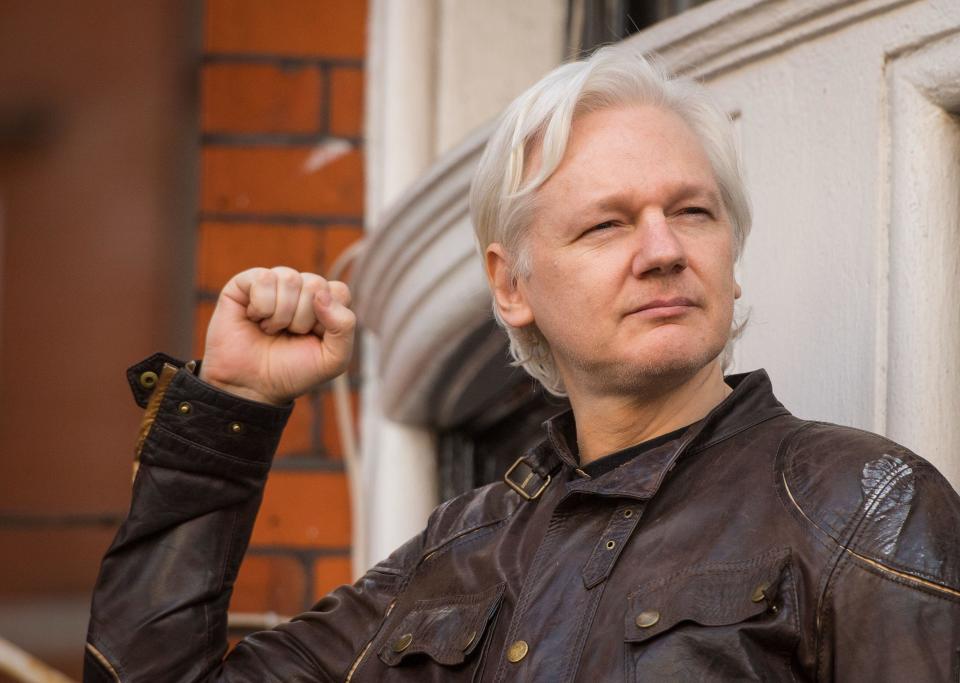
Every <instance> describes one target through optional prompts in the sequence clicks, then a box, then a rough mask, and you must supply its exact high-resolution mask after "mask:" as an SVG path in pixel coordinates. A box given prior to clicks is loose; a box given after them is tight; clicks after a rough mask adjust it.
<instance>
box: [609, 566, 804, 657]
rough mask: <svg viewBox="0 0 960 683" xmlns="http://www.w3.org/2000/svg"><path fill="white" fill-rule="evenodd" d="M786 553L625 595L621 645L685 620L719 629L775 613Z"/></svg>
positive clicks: (705, 569)
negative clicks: (623, 627)
mask: <svg viewBox="0 0 960 683" xmlns="http://www.w3.org/2000/svg"><path fill="white" fill-rule="evenodd" d="M789 562H790V550H789V549H788V548H783V549H777V550H774V551H771V552H768V553H765V554H763V555H760V556H758V557H756V558H753V559H751V560H746V561H744V562H724V563H710V564H703V565H697V566H694V567H691V568H689V569H685V570H684V571H682V572H680V573H678V574H675V575H673V576H670V577H667V578H664V579H660V580H657V581H655V582H653V583H650V584H647V585H645V586H642V587H641V588H639V589H638V590H636V591H634V592H633V593H631V594H630V595H629V596H628V605H627V615H626V624H625V626H626V631H625V632H626V641H627V642H631V643H642V642H644V641H646V640H649V639H650V638H653V637H654V636H656V635H659V634H660V633H663V632H664V631H667V630H669V629H671V628H673V627H674V626H676V625H677V624H679V623H681V622H685V621H690V622H694V623H696V624H701V625H703V626H725V625H728V624H736V623H739V622H741V621H745V620H747V619H750V618H751V617H755V616H757V615H759V614H762V613H764V612H766V611H768V610H774V611H775V610H777V609H778V608H779V607H778V605H779V601H778V598H779V596H780V592H781V589H782V587H783V582H784V574H785V573H786V571H785V570H786V569H787V567H788V565H789Z"/></svg>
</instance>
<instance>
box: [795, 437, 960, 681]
mask: <svg viewBox="0 0 960 683" xmlns="http://www.w3.org/2000/svg"><path fill="white" fill-rule="evenodd" d="M806 431H807V434H806V439H804V443H805V447H804V448H803V449H802V450H801V452H800V453H799V454H798V455H797V456H796V457H795V458H794V459H793V463H792V464H793V471H792V473H791V474H789V475H788V477H790V478H792V480H793V482H794V484H795V489H796V492H797V496H798V498H799V500H800V501H803V502H802V503H801V509H803V511H804V515H805V516H806V517H807V518H808V520H810V521H811V522H813V523H814V524H816V525H817V526H818V527H819V528H820V529H821V530H823V531H824V532H825V535H826V536H827V537H829V538H830V539H832V542H830V543H829V544H828V546H827V547H829V548H830V560H829V562H828V563H827V564H826V566H825V568H824V572H823V575H822V579H821V581H819V584H818V585H817V595H818V600H817V605H818V607H817V614H816V623H817V632H818V633H817V653H816V654H817V662H818V678H817V680H820V681H871V683H886V682H889V683H894V682H899V681H918V682H919V681H923V682H925V683H926V682H928V681H929V682H933V681H957V680H958V677H960V659H958V658H960V497H958V496H957V493H956V491H954V489H953V488H952V486H951V485H950V483H949V482H948V481H947V480H946V479H945V478H944V477H943V476H942V475H941V474H940V473H939V472H938V471H937V470H936V469H935V468H934V467H933V466H932V465H931V464H930V463H929V462H927V461H925V460H923V459H922V458H920V457H918V456H917V455H915V454H914V453H912V452H910V451H909V450H907V449H906V448H904V447H902V446H900V445H898V444H895V443H893V442H891V441H889V440H887V439H883V438H882V437H879V436H876V435H873V434H869V433H866V432H860V431H858V430H853V429H848V428H837V427H833V426H830V425H814V426H812V427H811V428H810V429H808V430H806ZM801 481H802V483H801Z"/></svg>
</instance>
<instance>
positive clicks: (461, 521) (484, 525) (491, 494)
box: [424, 482, 524, 554]
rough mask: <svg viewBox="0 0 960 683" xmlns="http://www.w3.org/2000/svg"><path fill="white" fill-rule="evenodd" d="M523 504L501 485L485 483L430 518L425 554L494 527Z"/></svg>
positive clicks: (448, 502)
mask: <svg viewBox="0 0 960 683" xmlns="http://www.w3.org/2000/svg"><path fill="white" fill-rule="evenodd" d="M523 502H524V501H523V499H521V498H520V497H519V496H517V495H516V494H515V493H513V492H512V491H511V490H510V489H509V488H507V486H506V484H504V483H503V482H495V483H492V484H487V485H486V486H481V487H480V488H476V489H473V490H472V491H467V492H466V493H463V494H460V495H459V496H456V497H454V498H451V499H450V500H448V501H446V502H444V503H442V504H440V505H439V506H438V507H437V508H436V509H435V510H434V511H433V513H431V515H430V519H429V521H428V522H427V528H426V532H425V534H426V539H425V544H424V549H425V552H426V553H428V554H429V553H432V552H436V551H438V550H439V549H441V548H443V547H445V546H448V545H450V544H451V543H452V542H454V541H456V540H459V539H461V538H464V537H467V536H472V535H473V534H475V533H479V532H480V531H482V530H492V529H494V528H496V527H497V526H499V524H500V523H501V522H503V521H504V520H506V519H507V518H509V517H511V516H512V515H513V513H514V512H515V511H516V510H517V508H518V507H520V505H521V504H522V503H523Z"/></svg>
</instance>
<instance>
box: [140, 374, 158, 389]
mask: <svg viewBox="0 0 960 683" xmlns="http://www.w3.org/2000/svg"><path fill="white" fill-rule="evenodd" d="M140 386H142V387H143V388H144V389H153V388H154V387H155V386H157V373H155V372H154V371H153V370H147V371H146V372H144V373H141V374H140Z"/></svg>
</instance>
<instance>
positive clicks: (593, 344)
mask: <svg viewBox="0 0 960 683" xmlns="http://www.w3.org/2000/svg"><path fill="white" fill-rule="evenodd" d="M534 162H535V163H536V157H535V158H534ZM526 248H527V249H529V256H530V263H531V264H532V270H531V273H530V275H529V277H528V278H520V280H519V282H518V284H517V297H518V301H519V302H520V304H521V306H520V308H519V309H517V311H515V313H517V312H519V313H521V315H520V317H518V318H517V320H518V321H520V322H523V321H524V320H525V319H526V320H528V321H529V322H530V323H535V324H536V325H537V326H538V328H539V329H540V331H541V333H542V334H543V335H544V337H546V339H547V341H548V342H549V343H550V346H551V349H552V351H553V355H554V358H555V360H556V362H557V364H558V366H559V368H560V372H561V375H562V376H563V378H564V382H565V384H566V386H567V388H568V390H575V389H576V388H577V387H592V388H593V390H596V391H600V392H601V393H610V392H614V393H618V392H624V393H630V392H632V391H635V390H636V389H638V388H642V387H649V386H650V384H651V381H653V382H656V381H657V380H658V379H659V380H662V379H666V378H667V377H675V378H683V377H686V376H691V375H692V374H693V373H695V372H697V371H699V370H700V369H702V368H704V367H705V366H706V365H707V364H708V363H710V362H711V361H713V360H714V359H715V358H717V356H718V355H719V353H720V352H721V351H722V350H723V347H724V345H725V343H726V341H727V339H728V336H729V333H730V325H731V321H732V316H733V301H734V299H735V298H736V297H737V296H739V287H738V285H737V284H736V282H735V280H734V275H733V261H734V258H733V239H732V230H731V226H730V221H729V218H728V217H727V213H726V210H725V209H724V207H723V205H722V203H721V199H720V192H719V190H718V187H717V183H716V181H715V179H714V175H713V171H712V168H711V166H710V162H709V161H708V159H707V156H706V153H705V151H704V150H703V148H702V145H701V144H700V142H699V140H698V139H697V137H696V135H695V134H694V133H693V131H692V130H691V129H690V128H689V127H688V126H687V125H686V123H684V121H683V120H682V119H681V118H680V117H679V116H677V115H676V114H673V113H672V112H669V111H666V110H664V109H660V108H655V107H648V106H624V107H618V108H612V109H604V110H600V111H596V112H592V113H589V114H585V115H583V116H582V117H579V118H578V119H576V120H575V121H574V124H573V127H572V130H571V135H570V141H569V145H568V148H567V150H566V154H565V156H564V158H563V161H562V162H561V164H560V166H559V167H558V169H557V171H556V172H555V173H554V174H553V175H552V176H551V177H550V179H549V180H548V181H547V182H546V183H545V184H544V185H543V186H542V188H541V189H540V190H539V192H538V195H537V198H536V208H535V211H534V215H533V221H532V224H531V226H530V230H529V232H528V235H527V241H526ZM524 311H526V316H527V317H526V318H524V316H523V315H522V314H523V313H524ZM508 322H510V321H509V320H508ZM511 324H512V323H511Z"/></svg>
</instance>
